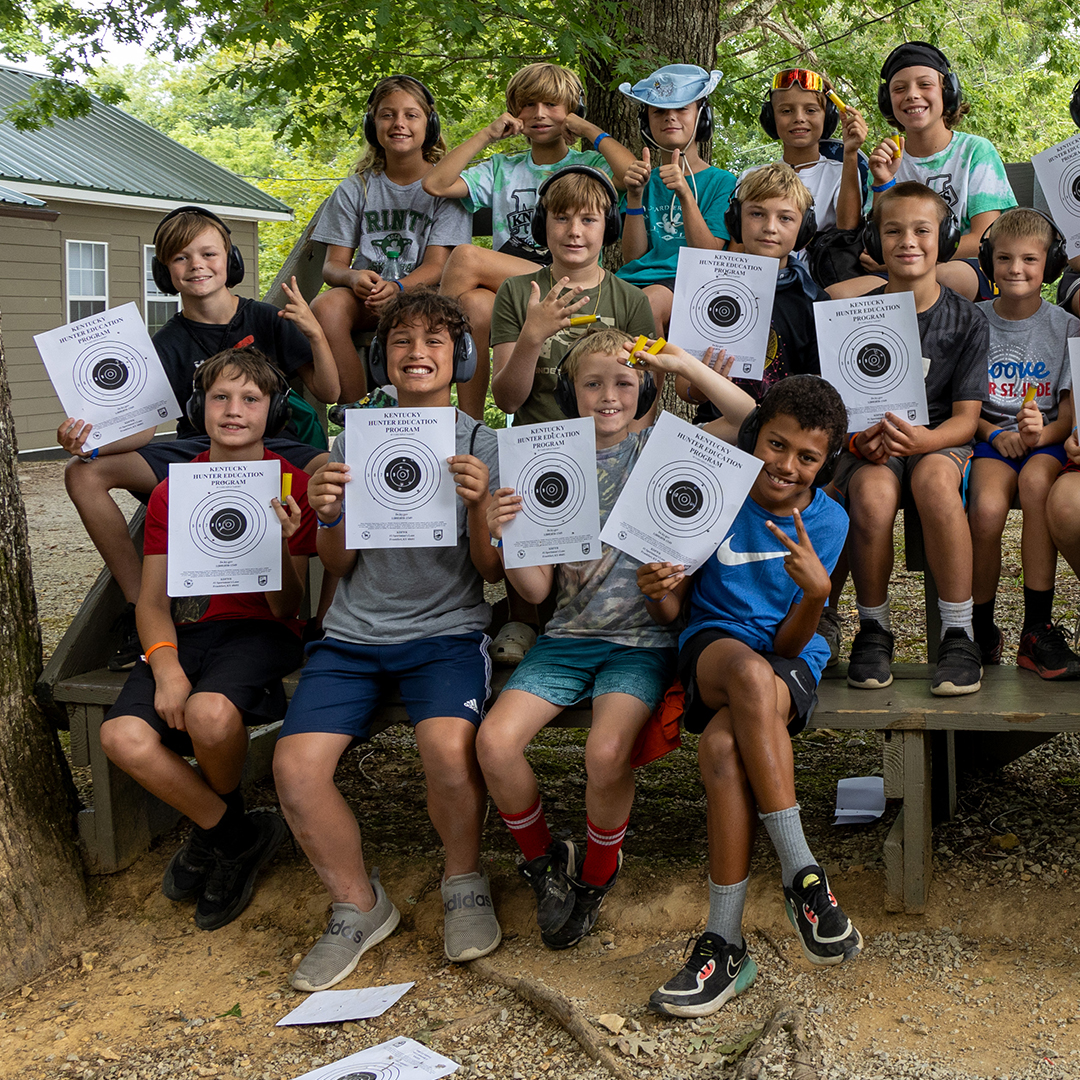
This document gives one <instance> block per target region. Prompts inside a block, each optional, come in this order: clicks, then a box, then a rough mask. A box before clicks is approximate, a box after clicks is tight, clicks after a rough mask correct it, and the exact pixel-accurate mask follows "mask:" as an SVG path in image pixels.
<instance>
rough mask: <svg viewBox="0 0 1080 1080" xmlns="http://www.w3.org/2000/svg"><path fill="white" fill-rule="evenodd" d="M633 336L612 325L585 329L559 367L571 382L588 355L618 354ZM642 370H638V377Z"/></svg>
mask: <svg viewBox="0 0 1080 1080" xmlns="http://www.w3.org/2000/svg"><path fill="white" fill-rule="evenodd" d="M633 338H634V335H633V334H628V333H626V331H625V330H616V329H614V328H612V327H607V326H606V327H604V328H603V329H602V330H587V331H586V332H585V333H584V334H583V335H582V336H581V337H580V338H578V340H577V341H575V342H574V344H573V345H572V346H571V348H570V351H569V352H568V353H567V354H566V355H565V356H564V357H563V358H562V362H561V363H560V365H559V366H560V367H561V368H562V369H563V371H564V372H565V373H566V377H567V378H568V379H569V380H570V382H571V383H573V381H574V380H575V379H576V378H577V373H578V371H579V370H580V368H581V365H582V364H583V363H584V362H585V359H586V357H589V356H618V355H619V353H621V352H622V350H623V346H624V345H625V344H626V343H627V342H628V341H632V340H633ZM641 376H642V372H640V371H639V372H638V377H639V379H640V377H641Z"/></svg>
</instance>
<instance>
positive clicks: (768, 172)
mask: <svg viewBox="0 0 1080 1080" xmlns="http://www.w3.org/2000/svg"><path fill="white" fill-rule="evenodd" d="M735 194H736V197H737V198H738V200H739V202H740V204H742V205H743V206H745V205H746V204H747V203H748V202H753V203H763V202H765V200H766V199H790V200H791V202H792V203H793V204H794V205H795V207H796V209H797V210H798V211H799V213H800V214H805V213H806V211H807V210H809V209H810V207H811V206H813V205H814V196H813V195H811V194H810V189H809V188H808V187H807V186H806V185H805V184H804V183H803V182H802V181H801V180H800V179H799V174H798V173H797V172H796V171H795V170H794V169H793V168H792V167H791V166H790V165H788V164H787V163H786V162H783V161H774V162H772V163H771V164H769V165H762V166H761V168H760V169H754V171H753V172H752V173H749V174H748V175H747V176H746V177H745V179H744V180H743V181H742V183H740V184H739V187H738V190H737V191H736V192H735Z"/></svg>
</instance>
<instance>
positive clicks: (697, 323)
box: [668, 247, 780, 379]
mask: <svg viewBox="0 0 1080 1080" xmlns="http://www.w3.org/2000/svg"><path fill="white" fill-rule="evenodd" d="M779 269H780V263H779V261H778V260H777V259H769V258H766V257H764V256H762V255H748V254H741V255H740V254H735V253H733V252H730V251H707V250H705V249H703V248H691V247H684V248H679V265H678V270H677V272H676V274H675V296H674V299H673V300H672V303H671V330H670V332H669V333H668V341H670V342H671V343H672V344H673V345H678V346H679V347H680V348H682V349H685V350H686V351H687V352H691V353H693V354H694V355H695V356H696V357H697V358H698V359H699V360H700V359H701V358H702V356H703V355H704V353H705V350H706V349H707V348H709V347H710V346H714V347H716V348H721V349H726V350H727V353H728V355H729V356H733V357H734V358H735V362H734V364H733V365H732V368H731V377H732V378H733V379H760V378H761V377H762V374H763V373H764V371H765V353H766V351H767V350H768V347H769V329H770V327H771V326H772V310H773V298H774V297H775V295H776V275H777V274H778V273H779Z"/></svg>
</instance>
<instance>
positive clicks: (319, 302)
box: [311, 288, 360, 334]
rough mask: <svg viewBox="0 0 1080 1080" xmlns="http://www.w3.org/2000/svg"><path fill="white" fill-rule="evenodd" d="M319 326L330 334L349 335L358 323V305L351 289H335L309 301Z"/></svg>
mask: <svg viewBox="0 0 1080 1080" xmlns="http://www.w3.org/2000/svg"><path fill="white" fill-rule="evenodd" d="M311 311H312V314H313V315H314V316H315V318H316V319H318V320H319V325H320V326H322V327H323V328H324V329H325V330H328V331H330V332H331V333H338V334H341V333H346V334H348V333H351V332H352V330H353V328H354V327H355V326H357V325H358V324H359V322H360V303H359V301H358V300H357V298H356V296H355V294H354V293H353V292H352V290H351V289H344V288H335V289H330V290H329V291H327V292H324V293H320V294H319V295H318V296H316V297H315V299H314V300H312V301H311Z"/></svg>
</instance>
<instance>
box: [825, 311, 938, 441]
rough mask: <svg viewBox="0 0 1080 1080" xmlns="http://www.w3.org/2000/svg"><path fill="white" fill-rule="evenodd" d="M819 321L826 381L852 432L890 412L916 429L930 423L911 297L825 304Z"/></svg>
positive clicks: (919, 341) (919, 344)
mask: <svg viewBox="0 0 1080 1080" xmlns="http://www.w3.org/2000/svg"><path fill="white" fill-rule="evenodd" d="M814 322H815V324H816V326H817V341H818V356H819V357H820V360H821V377H822V378H823V379H825V380H826V381H827V382H830V383H832V385H833V386H835V387H836V389H837V391H838V392H839V394H840V397H841V398H843V401H844V405H845V406H847V411H848V430H849V431H865V430H866V429H867V428H868V427H871V426H872V425H874V424H876V423H877V422H878V421H879V420H880V419H881V418H882V417H883V416H884V415H885V414H886V413H887V412H891V413H894V414H895V415H896V416H899V417H901V418H903V419H904V420H907V421H908V423H910V424H916V425H918V424H927V423H929V422H930V414H929V412H928V411H927V408H926V382H925V374H926V373H925V371H924V370H923V359H922V342H921V340H920V338H919V317H918V315H916V313H915V299H914V297H913V296H912V294H911V293H909V292H902V293H888V294H883V295H880V296H859V297H856V298H855V299H852V300H822V301H821V302H820V303H817V304H815V305H814Z"/></svg>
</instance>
